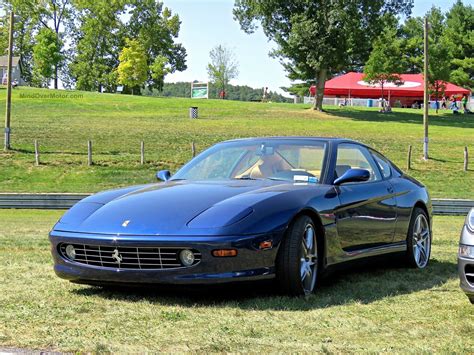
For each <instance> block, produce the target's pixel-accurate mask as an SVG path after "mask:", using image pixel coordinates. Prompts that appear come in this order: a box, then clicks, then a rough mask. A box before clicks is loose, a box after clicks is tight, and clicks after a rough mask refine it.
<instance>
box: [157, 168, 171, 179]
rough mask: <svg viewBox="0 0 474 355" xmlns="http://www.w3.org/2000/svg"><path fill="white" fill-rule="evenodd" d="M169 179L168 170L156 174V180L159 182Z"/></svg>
mask: <svg viewBox="0 0 474 355" xmlns="http://www.w3.org/2000/svg"><path fill="white" fill-rule="evenodd" d="M170 177H171V173H170V171H169V170H160V171H158V172H157V173H156V178H157V179H158V180H161V181H168V180H169V179H170Z"/></svg>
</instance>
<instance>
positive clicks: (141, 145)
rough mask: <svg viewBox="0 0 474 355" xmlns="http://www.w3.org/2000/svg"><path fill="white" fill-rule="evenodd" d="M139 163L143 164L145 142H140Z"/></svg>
mask: <svg viewBox="0 0 474 355" xmlns="http://www.w3.org/2000/svg"><path fill="white" fill-rule="evenodd" d="M140 164H141V165H143V164H145V142H144V141H141V142H140Z"/></svg>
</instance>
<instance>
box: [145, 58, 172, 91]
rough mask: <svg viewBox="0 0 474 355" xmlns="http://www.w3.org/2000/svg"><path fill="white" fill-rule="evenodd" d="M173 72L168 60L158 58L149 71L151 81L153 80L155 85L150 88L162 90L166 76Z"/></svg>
mask: <svg viewBox="0 0 474 355" xmlns="http://www.w3.org/2000/svg"><path fill="white" fill-rule="evenodd" d="M173 71H174V70H173V68H172V67H171V66H170V63H169V60H168V58H166V57H165V56H163V55H159V56H157V57H156V58H155V60H154V61H153V63H152V64H151V66H150V69H149V72H150V75H151V79H152V80H153V84H152V85H150V87H151V88H157V89H158V90H162V89H163V85H164V84H165V76H166V75H168V74H169V73H172V72H173Z"/></svg>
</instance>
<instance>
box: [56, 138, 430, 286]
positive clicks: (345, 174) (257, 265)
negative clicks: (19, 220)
mask: <svg viewBox="0 0 474 355" xmlns="http://www.w3.org/2000/svg"><path fill="white" fill-rule="evenodd" d="M158 177H159V178H160V179H161V180H163V182H161V183H157V184H151V185H144V186H134V187H128V188H123V189H118V190H112V191H106V192H102V193H99V194H96V195H93V196H91V197H88V198H86V199H84V200H82V201H81V202H79V203H78V204H76V205H75V206H74V207H72V208H71V209H70V210H69V211H68V212H67V213H66V214H65V215H64V216H63V217H62V218H61V219H60V221H59V222H58V223H57V224H56V225H55V226H54V229H53V230H52V231H51V233H50V241H51V244H52V252H53V257H54V262H55V266H54V270H55V272H56V273H57V275H58V276H59V277H62V278H64V279H68V280H70V281H72V282H76V283H85V284H92V285H114V284H127V285H138V284H142V285H143V284H158V283H163V284H166V283H167V284H204V283H220V282H229V281H239V280H259V279H270V278H275V279H276V281H277V283H278V285H279V287H280V289H281V290H282V291H283V292H284V293H286V294H290V295H305V294H309V293H311V292H313V290H314V289H315V287H316V285H317V282H318V280H319V276H320V275H323V274H324V272H326V271H327V270H329V269H330V268H331V267H333V266H335V265H339V264H341V263H345V262H348V261H352V260H355V259H360V258H365V257H371V256H376V255H383V254H389V253H398V254H400V255H403V261H404V262H405V263H406V264H407V265H408V266H412V267H415V268H419V269H423V268H425V267H426V266H427V264H428V261H429V258H430V251H431V221H432V206H431V200H430V197H429V194H428V192H427V190H426V188H425V187H424V186H423V185H422V184H420V183H419V182H418V181H416V180H414V179H413V178H411V177H409V176H407V175H405V174H404V173H403V172H402V171H400V169H398V168H397V167H396V166H395V165H394V164H393V163H391V162H390V161H389V160H388V159H386V158H385V157H384V156H382V155H381V154H380V153H378V152H377V151H375V150H373V149H371V148H369V147H367V146H365V145H363V144H361V143H358V142H355V141H351V140H347V139H336V138H306V137H297V138H293V137H278V138H277V137H272V138H251V139H239V140H232V141H227V142H223V143H219V144H217V145H215V146H213V147H211V148H210V149H208V150H206V151H204V152H203V153H201V154H200V155H198V156H197V157H196V158H194V159H193V160H191V161H190V162H189V163H188V164H186V165H185V166H184V167H183V168H181V170H179V171H178V172H177V173H176V174H175V175H173V176H171V175H170V173H169V172H168V171H161V172H159V173H158Z"/></svg>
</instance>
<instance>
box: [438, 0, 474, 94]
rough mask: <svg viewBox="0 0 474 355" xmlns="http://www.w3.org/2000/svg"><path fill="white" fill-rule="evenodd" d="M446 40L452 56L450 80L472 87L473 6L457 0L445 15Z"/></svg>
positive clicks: (473, 80)
mask: <svg viewBox="0 0 474 355" xmlns="http://www.w3.org/2000/svg"><path fill="white" fill-rule="evenodd" d="M445 37H446V41H447V42H448V43H449V46H450V52H451V56H452V58H453V59H452V61H451V75H450V80H451V81H452V82H453V83H455V84H457V85H460V86H464V87H469V88H471V89H474V8H473V7H472V6H471V5H464V4H463V2H462V1H461V0H458V1H457V2H456V3H455V4H454V5H453V7H452V8H451V9H450V10H449V11H448V13H447V15H446V31H445Z"/></svg>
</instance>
